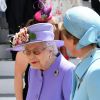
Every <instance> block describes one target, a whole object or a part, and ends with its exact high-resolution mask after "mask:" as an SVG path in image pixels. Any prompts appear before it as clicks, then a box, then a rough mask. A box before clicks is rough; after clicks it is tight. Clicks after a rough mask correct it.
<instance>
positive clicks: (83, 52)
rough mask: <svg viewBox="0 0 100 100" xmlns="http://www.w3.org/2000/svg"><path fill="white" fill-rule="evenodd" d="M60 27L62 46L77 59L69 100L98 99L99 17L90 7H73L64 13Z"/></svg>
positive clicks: (99, 64)
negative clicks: (63, 44)
mask: <svg viewBox="0 0 100 100" xmlns="http://www.w3.org/2000/svg"><path fill="white" fill-rule="evenodd" d="M63 26H64V27H63ZM63 26H62V33H63V34H64V40H65V46H66V47H67V49H68V50H69V51H70V53H71V54H72V56H74V57H79V58H81V62H80V63H79V64H78V65H77V67H76V69H75V73H74V77H73V91H72V95H71V100H100V16H99V15H98V14H97V13H96V12H95V11H93V10H92V9H90V8H87V7H81V6H79V7H73V8H71V9H69V10H68V11H67V12H66V13H65V16H64V23H63Z"/></svg>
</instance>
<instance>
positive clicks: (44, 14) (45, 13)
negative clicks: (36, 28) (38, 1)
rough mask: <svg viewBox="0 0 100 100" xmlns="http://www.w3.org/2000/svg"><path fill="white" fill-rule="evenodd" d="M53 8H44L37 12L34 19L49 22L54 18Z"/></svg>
mask: <svg viewBox="0 0 100 100" xmlns="http://www.w3.org/2000/svg"><path fill="white" fill-rule="evenodd" d="M51 10H52V6H50V7H47V6H44V7H43V8H42V9H41V10H40V11H38V12H36V13H35V15H34V19H35V20H37V21H38V22H47V21H48V20H50V19H51V18H52V13H51Z"/></svg>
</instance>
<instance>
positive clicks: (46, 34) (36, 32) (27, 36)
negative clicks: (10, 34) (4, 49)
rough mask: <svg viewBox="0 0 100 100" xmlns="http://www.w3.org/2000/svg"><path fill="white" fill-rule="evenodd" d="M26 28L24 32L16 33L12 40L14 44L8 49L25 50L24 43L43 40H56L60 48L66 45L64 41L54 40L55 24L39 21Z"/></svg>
mask: <svg viewBox="0 0 100 100" xmlns="http://www.w3.org/2000/svg"><path fill="white" fill-rule="evenodd" d="M24 29H25V31H24V32H18V33H16V35H15V36H14V38H13V41H12V44H13V45H14V46H13V48H9V49H8V50H12V51H22V50H24V45H25V44H26V43H37V42H43V41H55V43H56V45H57V47H58V48H59V47H61V46H63V45H64V41H62V40H54V33H53V25H52V24H50V23H38V24H34V25H31V26H28V27H27V28H24ZM20 31H22V30H20Z"/></svg>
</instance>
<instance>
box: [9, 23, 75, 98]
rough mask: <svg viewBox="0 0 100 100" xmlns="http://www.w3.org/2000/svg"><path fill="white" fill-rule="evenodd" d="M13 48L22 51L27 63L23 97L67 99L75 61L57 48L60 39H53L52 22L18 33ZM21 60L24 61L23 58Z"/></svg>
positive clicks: (36, 25)
mask: <svg viewBox="0 0 100 100" xmlns="http://www.w3.org/2000/svg"><path fill="white" fill-rule="evenodd" d="M13 45H14V47H13V48H11V49H12V50H14V51H15V50H16V51H23V54H24V55H25V57H26V59H27V61H28V63H29V64H30V68H29V73H28V85H29V88H28V93H27V98H26V100H35V99H38V100H39V99H41V100H69V99H70V93H71V88H72V72H73V68H74V65H73V64H72V63H71V62H69V61H67V60H66V59H65V58H64V57H63V56H62V54H61V53H60V52H59V51H58V48H59V47H61V46H63V41H61V40H54V33H53V26H52V25H51V24H49V23H38V24H34V25H31V26H28V27H27V28H24V32H23V33H22V32H21V33H17V34H16V35H15V36H14V39H13ZM23 63H24V62H23Z"/></svg>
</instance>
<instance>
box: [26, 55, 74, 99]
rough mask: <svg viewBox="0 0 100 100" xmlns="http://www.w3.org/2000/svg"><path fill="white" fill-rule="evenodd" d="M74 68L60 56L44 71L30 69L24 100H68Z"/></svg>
mask: <svg viewBox="0 0 100 100" xmlns="http://www.w3.org/2000/svg"><path fill="white" fill-rule="evenodd" d="M74 67H75V66H74V65H73V64H72V63H71V62H69V61H67V60H66V59H65V58H64V57H63V56H62V55H61V54H60V55H59V56H58V57H57V59H56V60H55V62H54V63H53V64H52V65H51V67H50V68H49V69H48V70H46V71H43V72H41V71H40V70H36V69H32V68H30V70H29V80H28V82H29V88H28V93H27V98H26V100H69V99H70V93H71V89H72V73H73V68H74Z"/></svg>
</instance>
